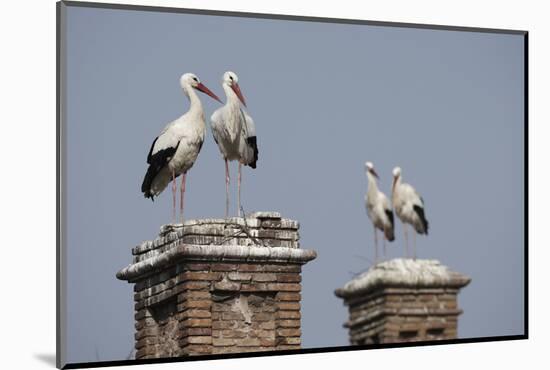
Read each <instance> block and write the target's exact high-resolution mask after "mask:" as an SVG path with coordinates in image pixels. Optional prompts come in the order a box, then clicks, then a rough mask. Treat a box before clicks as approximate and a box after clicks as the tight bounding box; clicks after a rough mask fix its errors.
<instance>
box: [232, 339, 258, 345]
mask: <svg viewBox="0 0 550 370" xmlns="http://www.w3.org/2000/svg"><path fill="white" fill-rule="evenodd" d="M236 344H237V346H238V347H256V346H259V345H260V339H259V338H246V339H242V340H239V341H237V342H236Z"/></svg>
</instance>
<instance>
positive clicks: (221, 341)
mask: <svg viewBox="0 0 550 370" xmlns="http://www.w3.org/2000/svg"><path fill="white" fill-rule="evenodd" d="M212 344H213V345H214V346H216V347H228V346H234V345H235V339H233V338H216V339H214V341H212Z"/></svg>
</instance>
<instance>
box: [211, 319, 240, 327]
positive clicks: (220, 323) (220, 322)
mask: <svg viewBox="0 0 550 370" xmlns="http://www.w3.org/2000/svg"><path fill="white" fill-rule="evenodd" d="M234 326H235V323H234V322H232V321H223V320H215V321H212V329H231V328H233V327H234Z"/></svg>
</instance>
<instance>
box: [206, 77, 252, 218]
mask: <svg viewBox="0 0 550 370" xmlns="http://www.w3.org/2000/svg"><path fill="white" fill-rule="evenodd" d="M222 87H223V90H224V91H225V96H226V97H227V102H226V103H225V105H224V106H223V107H221V108H219V109H218V110H216V111H215V112H214V113H213V114H212V117H211V118H210V120H211V121H212V125H211V126H212V135H213V136H214V140H215V141H216V144H218V148H220V152H221V154H222V156H223V159H224V160H225V217H228V214H229V164H228V162H229V161H233V160H238V161H239V177H238V208H239V209H238V215H239V217H240V216H241V172H242V169H241V167H242V165H243V164H244V165H245V166H250V167H252V168H256V161H257V160H258V146H257V143H256V128H255V125H254V121H253V120H252V117H250V116H249V115H248V114H247V113H246V112H245V111H244V109H242V108H241V103H242V104H243V105H244V106H245V107H246V102H245V99H244V96H243V94H242V92H241V89H240V87H239V78H238V77H237V75H236V74H235V73H234V72H231V71H228V72H225V73H224V74H223V79H222Z"/></svg>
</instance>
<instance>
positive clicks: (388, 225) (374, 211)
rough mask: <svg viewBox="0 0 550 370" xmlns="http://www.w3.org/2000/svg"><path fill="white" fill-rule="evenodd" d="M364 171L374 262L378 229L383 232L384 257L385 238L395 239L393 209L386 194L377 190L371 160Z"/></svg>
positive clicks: (376, 251)
mask: <svg viewBox="0 0 550 370" xmlns="http://www.w3.org/2000/svg"><path fill="white" fill-rule="evenodd" d="M365 171H366V173H367V180H368V184H369V188H368V190H367V194H366V195H365V207H366V209H367V215H368V216H369V219H370V220H371V222H372V226H373V228H374V260H375V263H376V262H378V230H382V232H383V233H384V238H383V243H384V257H385V256H386V240H388V241H390V242H391V241H393V240H394V239H395V237H394V233H393V211H392V209H391V205H390V202H389V200H388V198H387V197H386V195H385V194H384V193H382V192H381V191H380V190H378V184H377V181H376V179H378V178H379V177H378V174H377V173H376V170H375V169H374V165H373V164H372V162H366V163H365Z"/></svg>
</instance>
